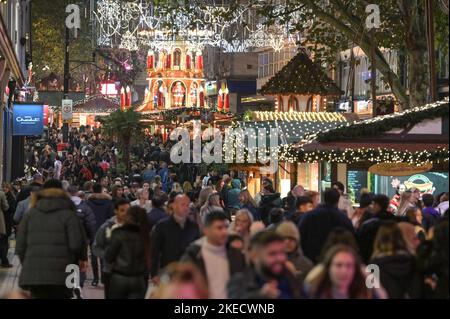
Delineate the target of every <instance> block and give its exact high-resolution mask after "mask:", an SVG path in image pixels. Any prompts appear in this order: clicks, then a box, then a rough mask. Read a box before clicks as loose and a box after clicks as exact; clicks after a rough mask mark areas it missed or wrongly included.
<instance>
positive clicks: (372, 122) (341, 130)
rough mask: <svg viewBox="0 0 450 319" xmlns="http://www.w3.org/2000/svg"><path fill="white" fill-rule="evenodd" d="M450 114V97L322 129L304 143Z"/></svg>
mask: <svg viewBox="0 0 450 319" xmlns="http://www.w3.org/2000/svg"><path fill="white" fill-rule="evenodd" d="M448 115H449V99H448V98H446V99H445V100H443V101H440V102H436V103H431V104H427V105H425V106H419V107H415V108H412V109H409V110H406V111H404V112H400V113H394V114H389V115H384V116H379V117H375V118H372V119H369V120H365V121H360V122H353V123H347V124H344V125H341V126H340V127H338V128H333V129H328V130H322V131H319V132H316V133H313V134H310V135H309V136H307V137H306V138H305V141H304V144H303V145H305V144H307V143H312V142H314V141H318V142H328V141H338V140H345V139H351V138H356V137H360V136H373V135H377V134H382V133H385V132H388V131H390V130H392V129H394V128H407V127H410V126H413V125H415V124H417V123H419V122H421V121H423V120H426V119H434V118H437V117H445V116H448Z"/></svg>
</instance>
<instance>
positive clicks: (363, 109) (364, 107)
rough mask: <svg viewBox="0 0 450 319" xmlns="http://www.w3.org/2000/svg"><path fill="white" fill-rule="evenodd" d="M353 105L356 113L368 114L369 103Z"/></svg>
mask: <svg viewBox="0 0 450 319" xmlns="http://www.w3.org/2000/svg"><path fill="white" fill-rule="evenodd" d="M355 104H356V112H357V113H370V107H371V105H372V103H371V102H370V101H356V102H355Z"/></svg>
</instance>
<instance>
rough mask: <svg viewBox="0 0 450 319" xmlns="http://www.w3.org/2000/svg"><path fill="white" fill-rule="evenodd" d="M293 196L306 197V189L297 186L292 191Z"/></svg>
mask: <svg viewBox="0 0 450 319" xmlns="http://www.w3.org/2000/svg"><path fill="white" fill-rule="evenodd" d="M292 195H294V196H295V197H301V196H303V195H305V188H304V187H303V186H302V185H297V186H295V187H294V188H293V189H292Z"/></svg>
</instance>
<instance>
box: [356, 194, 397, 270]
mask: <svg viewBox="0 0 450 319" xmlns="http://www.w3.org/2000/svg"><path fill="white" fill-rule="evenodd" d="M389 203H390V199H389V197H387V196H386V195H376V196H375V197H374V199H373V212H374V216H373V217H372V218H371V219H369V220H367V221H365V222H364V223H362V225H361V226H360V227H359V229H358V233H357V239H358V245H359V250H360V252H361V256H362V259H363V261H364V262H365V263H368V262H369V260H370V258H371V257H372V251H373V243H374V242H375V237H376V236H377V233H378V229H379V228H380V226H381V225H383V224H384V223H386V222H389V221H397V217H395V216H394V215H393V214H391V213H389V212H388V211H387V209H388V207H389Z"/></svg>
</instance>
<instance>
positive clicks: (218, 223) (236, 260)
mask: <svg viewBox="0 0 450 319" xmlns="http://www.w3.org/2000/svg"><path fill="white" fill-rule="evenodd" d="M228 226H229V221H228V217H227V215H225V214H224V213H223V212H222V211H219V210H217V211H212V212H211V213H209V214H208V215H206V218H205V224H204V229H203V230H204V233H205V237H203V238H201V239H199V240H197V241H195V242H194V243H192V244H191V245H190V246H189V247H188V248H187V249H186V252H185V254H184V255H183V257H182V258H181V260H182V261H186V262H191V263H193V264H194V265H196V266H197V268H198V269H199V270H200V271H201V272H202V274H203V276H204V278H205V279H206V282H207V284H208V286H209V287H210V288H211V289H209V293H210V298H211V299H226V298H227V296H228V293H227V283H228V281H229V278H230V276H231V275H233V274H235V273H238V272H241V271H243V270H244V268H245V257H244V255H243V254H242V253H241V252H240V251H239V250H237V249H233V248H231V247H229V248H227V247H226V244H227V239H228Z"/></svg>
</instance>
